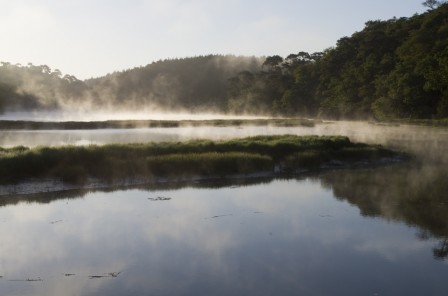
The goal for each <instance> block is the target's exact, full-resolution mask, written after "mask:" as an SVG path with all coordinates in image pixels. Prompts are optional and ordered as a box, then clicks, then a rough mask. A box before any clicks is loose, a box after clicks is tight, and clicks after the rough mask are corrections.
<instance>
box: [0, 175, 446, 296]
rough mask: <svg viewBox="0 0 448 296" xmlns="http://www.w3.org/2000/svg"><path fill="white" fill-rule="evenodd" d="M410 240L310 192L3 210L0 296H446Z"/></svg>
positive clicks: (123, 198)
mask: <svg viewBox="0 0 448 296" xmlns="http://www.w3.org/2000/svg"><path fill="white" fill-rule="evenodd" d="M158 196H162V197H170V198H171V200H167V201H151V200H149V199H148V198H155V197H158ZM415 233H416V230H415V229H413V228H408V227H407V226H405V225H403V224H401V223H392V222H387V221H384V220H381V219H377V218H375V219H373V218H363V217H361V216H360V215H359V210H358V208H356V207H354V206H351V205H349V204H348V203H347V202H341V201H338V200H336V199H335V198H333V195H332V193H331V191H329V190H327V189H323V188H322V187H321V185H320V183H319V182H317V181H310V180H302V181H294V180H291V181H273V182H271V183H269V184H259V185H253V186H249V187H237V188H221V189H198V188H184V189H179V190H173V191H158V192H149V191H141V190H128V191H115V192H110V193H100V192H97V193H90V194H88V195H86V196H85V197H84V198H82V199H70V200H59V201H55V202H52V203H49V204H34V203H31V204H27V203H20V204H18V205H15V206H6V207H3V208H0V234H1V237H2V240H1V242H0V276H3V278H2V279H0V295H376V294H377V295H447V294H446V293H447V292H448V285H446V276H445V275H446V271H447V270H446V268H447V265H446V264H445V263H443V262H441V261H435V260H434V259H433V258H432V255H431V248H432V247H433V245H434V243H435V242H434V241H433V240H428V241H419V240H417V239H416V237H415ZM112 272H121V273H120V274H119V275H118V277H116V278H113V277H105V278H94V279H89V276H92V275H107V274H108V273H112ZM65 274H75V275H72V276H65ZM36 278H41V279H42V280H43V281H42V282H24V281H10V280H24V279H36Z"/></svg>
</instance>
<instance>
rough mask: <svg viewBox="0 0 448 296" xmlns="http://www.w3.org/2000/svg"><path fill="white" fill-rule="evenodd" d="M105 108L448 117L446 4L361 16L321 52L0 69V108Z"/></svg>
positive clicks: (347, 116)
mask: <svg viewBox="0 0 448 296" xmlns="http://www.w3.org/2000/svg"><path fill="white" fill-rule="evenodd" d="M66 108H70V109H73V108H102V109H108V110H143V109H159V110H170V111H179V110H182V111H210V110H212V111H218V112H229V113H252V114H269V115H282V116H309V117H322V118H334V119H341V118H347V119H371V118H376V119H380V120H383V119H400V118H412V119H416V118H447V117H448V4H441V5H440V6H438V7H436V6H434V7H430V10H428V11H427V12H425V13H423V14H420V15H414V16H412V17H408V18H407V17H403V18H394V19H390V20H386V21H368V22H367V23H366V25H365V28H364V29H363V30H362V31H360V32H356V33H354V34H353V35H352V36H350V37H343V38H341V39H339V40H338V41H337V44H336V45H335V47H333V48H329V49H326V50H324V51H323V52H317V53H307V52H299V53H297V54H290V55H289V56H287V57H285V58H283V57H280V56H277V55H274V56H269V57H267V58H256V57H238V56H229V55H228V56H220V55H209V56H201V57H194V58H183V59H170V60H164V61H158V62H154V63H152V64H149V65H147V66H144V67H138V68H134V69H130V70H126V71H122V72H115V73H112V74H108V75H106V76H104V77H100V78H96V79H90V80H86V81H80V80H78V79H76V77H74V76H70V75H65V76H63V75H62V74H61V72H60V71H59V70H51V69H50V68H49V67H48V66H45V65H44V66H34V65H32V64H28V65H26V66H22V65H12V64H9V63H2V64H1V66H0V113H1V112H5V111H17V110H38V109H66Z"/></svg>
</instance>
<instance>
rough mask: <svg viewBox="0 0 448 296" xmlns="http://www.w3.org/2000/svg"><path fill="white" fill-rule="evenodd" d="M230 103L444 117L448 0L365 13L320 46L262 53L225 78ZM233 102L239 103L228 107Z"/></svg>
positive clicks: (327, 114) (293, 110) (347, 114)
mask: <svg viewBox="0 0 448 296" xmlns="http://www.w3.org/2000/svg"><path fill="white" fill-rule="evenodd" d="M230 89H231V92H230V98H229V103H230V104H229V106H230V107H231V110H232V106H235V105H239V106H244V107H245V108H246V109H251V108H252V107H251V106H255V108H257V109H265V110H270V111H271V112H274V113H277V114H282V115H285V114H286V115H306V116H320V117H324V118H352V119H353V118H355V119H367V118H372V117H375V118H377V119H392V118H444V117H448V4H443V5H441V6H440V7H438V8H436V9H432V10H430V11H428V12H426V13H424V14H421V15H414V16H412V17H410V18H399V19H391V20H387V21H369V22H367V23H366V25H365V28H364V29H363V30H362V31H360V32H356V33H354V34H353V35H352V36H350V37H343V38H341V39H339V40H338V42H337V44H336V46H335V47H334V48H330V49H327V50H325V51H324V52H323V53H315V54H308V53H306V52H300V53H299V54H291V55H289V56H288V57H286V58H285V59H283V58H282V57H280V56H272V57H268V58H267V59H266V61H265V62H264V64H263V71H261V72H257V73H249V72H244V73H240V75H238V76H237V77H235V78H233V79H232V80H231V85H230ZM234 110H238V108H234Z"/></svg>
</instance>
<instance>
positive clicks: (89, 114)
mask: <svg viewBox="0 0 448 296" xmlns="http://www.w3.org/2000/svg"><path fill="white" fill-rule="evenodd" d="M259 118H267V117H264V116H249V115H247V116H244V115H231V114H222V113H188V112H180V113H176V112H160V111H151V110H148V111H140V112H134V111H124V112H112V111H105V112H102V111H85V110H82V111H46V112H44V111H38V112H8V113H5V114H2V115H0V120H26V121H52V122H54V121H83V122H88V121H106V120H213V119H227V120H230V119H259Z"/></svg>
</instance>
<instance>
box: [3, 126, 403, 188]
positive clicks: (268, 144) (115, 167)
mask: <svg viewBox="0 0 448 296" xmlns="http://www.w3.org/2000/svg"><path fill="white" fill-rule="evenodd" d="M395 155H396V154H395V153H394V152H392V151H389V150H386V149H384V148H382V147H380V146H368V145H365V144H355V143H352V142H350V140H349V139H348V138H346V137H340V136H322V137H319V136H302V137H300V136H293V135H283V136H256V137H249V138H242V139H233V140H227V141H209V140H195V141H187V142H164V143H147V144H112V145H104V146H96V145H90V146H62V147H36V148H27V147H14V148H8V149H5V148H0V180H1V182H2V183H13V182H19V181H21V180H24V179H29V178H58V179H61V180H63V181H66V182H71V183H84V182H86V181H87V180H88V179H89V178H97V179H100V180H103V181H106V182H107V181H113V180H119V179H123V178H129V177H142V176H143V177H148V178H157V177H167V178H177V177H187V178H188V177H196V176H217V177H220V176H221V177H222V176H226V175H231V174H250V173H256V172H272V173H274V172H275V171H277V172H278V171H279V168H281V170H282V171H295V170H302V169H314V168H319V167H321V166H323V165H326V164H335V163H338V164H340V163H341V162H343V163H345V164H350V163H355V162H363V161H364V162H365V161H377V160H380V159H382V158H385V157H394V156H395Z"/></svg>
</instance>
